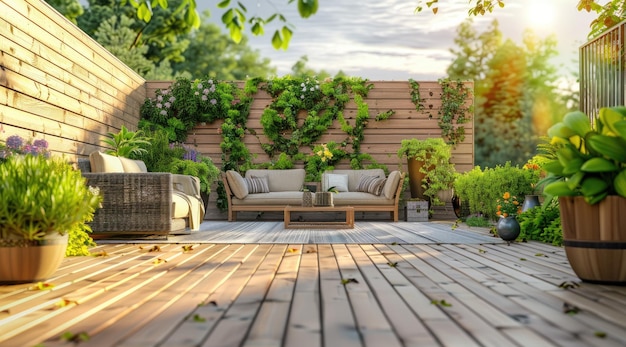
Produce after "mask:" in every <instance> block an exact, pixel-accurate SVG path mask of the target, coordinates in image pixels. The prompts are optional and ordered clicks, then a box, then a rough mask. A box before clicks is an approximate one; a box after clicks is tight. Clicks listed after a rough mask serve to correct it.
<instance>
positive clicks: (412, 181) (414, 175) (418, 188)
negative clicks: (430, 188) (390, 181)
mask: <svg viewBox="0 0 626 347" xmlns="http://www.w3.org/2000/svg"><path fill="white" fill-rule="evenodd" d="M407 166H408V170H409V188H410V189H411V198H412V199H422V200H426V198H425V197H424V190H425V189H424V187H422V180H424V177H426V174H425V173H422V172H420V168H421V167H422V166H424V162H423V161H419V160H415V159H413V158H409V159H408V160H407Z"/></svg>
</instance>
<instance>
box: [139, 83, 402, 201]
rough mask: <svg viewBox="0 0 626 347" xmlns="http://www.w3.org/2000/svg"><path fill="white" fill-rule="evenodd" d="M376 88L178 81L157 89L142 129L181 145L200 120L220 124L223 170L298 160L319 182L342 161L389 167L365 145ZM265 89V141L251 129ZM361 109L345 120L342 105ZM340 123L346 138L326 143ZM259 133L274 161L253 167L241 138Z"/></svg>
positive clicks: (289, 163)
mask: <svg viewBox="0 0 626 347" xmlns="http://www.w3.org/2000/svg"><path fill="white" fill-rule="evenodd" d="M373 86H374V85H373V84H371V83H368V81H367V80H364V79H361V78H336V79H327V80H324V81H321V82H320V81H318V80H317V79H315V78H310V77H309V78H306V77H305V78H300V77H291V76H285V77H280V78H273V79H269V80H268V79H262V78H254V79H249V80H247V81H246V83H245V85H244V87H243V88H239V87H238V86H237V84H235V83H227V82H221V81H216V80H213V79H198V80H194V81H190V80H188V79H182V78H181V79H178V80H177V81H176V82H175V83H173V84H172V86H171V87H170V88H168V89H164V90H158V91H157V92H156V97H155V98H154V99H148V100H146V102H145V104H144V105H143V106H142V109H141V113H142V120H141V121H140V127H144V128H149V129H153V130H154V129H163V130H165V131H166V132H167V133H168V136H169V138H170V140H171V141H172V142H184V140H185V139H186V137H187V133H188V132H189V131H190V130H191V129H192V128H193V127H194V126H195V125H197V124H198V123H211V122H214V121H215V120H218V119H219V120H223V123H222V125H221V127H220V129H219V132H220V134H221V136H222V142H221V143H220V149H221V152H222V154H221V159H222V171H227V170H231V169H233V170H238V171H246V170H248V169H250V168H260V167H266V168H272V169H287V168H292V167H295V164H296V163H300V164H301V165H302V166H304V168H305V170H306V172H307V178H306V179H307V180H308V181H319V179H320V175H321V173H322V172H324V171H325V170H327V169H332V168H334V165H336V164H337V163H339V162H340V161H342V160H347V161H349V163H350V167H351V168H353V169H361V168H373V167H382V168H383V169H385V170H387V168H386V167H384V166H383V165H380V164H378V163H376V161H375V160H374V159H373V158H372V157H371V156H370V155H369V154H366V153H361V143H362V142H363V140H364V137H365V135H364V134H365V129H366V127H367V125H368V123H369V121H370V110H369V106H368V104H367V103H366V101H365V99H366V98H367V94H368V92H369V91H370V90H371V89H372V88H373ZM259 90H264V91H266V92H267V93H268V94H269V95H270V96H271V98H272V101H271V103H270V104H269V105H268V106H267V107H266V108H265V109H264V111H263V114H262V115H261V126H262V128H263V136H261V135H257V134H256V132H255V131H254V129H251V128H248V127H247V122H248V117H249V113H250V106H251V104H252V101H253V96H254V95H256V94H257V93H258V92H259ZM351 101H352V102H354V104H355V105H356V114H355V115H354V116H346V115H345V113H344V110H345V106H346V104H348V103H349V102H351ZM394 113H395V112H394V111H393V110H387V111H385V112H382V113H380V114H378V115H376V116H375V117H374V121H384V120H386V119H389V117H391V116H392V115H393V114H394ZM334 121H337V122H338V124H339V125H340V127H341V130H342V131H343V132H344V133H345V137H344V139H343V140H341V141H338V142H335V141H329V142H328V143H326V144H324V145H323V144H321V139H322V136H323V135H325V134H327V133H328V129H329V128H330V127H331V126H332V125H333V122H334ZM247 135H250V136H254V137H256V138H257V140H258V141H259V143H260V144H261V148H262V149H263V151H264V152H265V153H267V155H268V156H269V157H270V159H271V160H270V162H267V163H260V164H253V163H252V159H253V157H252V155H251V153H250V151H249V150H248V148H247V147H246V145H245V143H244V138H245V137H246V136H247ZM321 146H325V148H328V149H329V151H330V152H331V153H332V159H328V160H324V161H322V160H321V158H320V157H319V156H317V155H316V154H315V153H316V152H318V151H319V149H320V148H322V147H321ZM217 192H218V199H217V203H218V207H219V208H221V209H224V208H226V199H225V190H224V187H223V185H222V183H221V182H218V187H217Z"/></svg>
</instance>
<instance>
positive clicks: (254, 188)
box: [244, 176, 270, 194]
mask: <svg viewBox="0 0 626 347" xmlns="http://www.w3.org/2000/svg"><path fill="white" fill-rule="evenodd" d="M244 179H245V180H246V184H247V185H248V194H258V193H269V192H270V187H269V185H268V184H267V177H266V176H263V177H256V176H252V177H250V178H244Z"/></svg>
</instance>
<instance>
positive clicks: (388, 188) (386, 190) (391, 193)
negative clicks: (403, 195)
mask: <svg viewBox="0 0 626 347" xmlns="http://www.w3.org/2000/svg"><path fill="white" fill-rule="evenodd" d="M400 176H402V174H401V173H400V171H398V170H396V171H391V172H390V173H389V176H388V177H387V182H385V186H384V187H383V195H384V196H385V197H386V198H387V199H393V198H394V197H395V194H396V190H397V189H398V184H403V183H404V182H400Z"/></svg>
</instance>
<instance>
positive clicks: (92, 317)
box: [19, 247, 211, 345]
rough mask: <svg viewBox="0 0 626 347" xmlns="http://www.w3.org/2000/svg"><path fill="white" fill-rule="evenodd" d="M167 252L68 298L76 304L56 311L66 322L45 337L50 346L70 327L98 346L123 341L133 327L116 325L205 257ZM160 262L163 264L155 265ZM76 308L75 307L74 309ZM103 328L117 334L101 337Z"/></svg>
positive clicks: (144, 258) (151, 255)
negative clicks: (90, 337)
mask: <svg viewBox="0 0 626 347" xmlns="http://www.w3.org/2000/svg"><path fill="white" fill-rule="evenodd" d="M166 249H167V248H162V251H160V252H150V253H145V254H144V255H143V256H142V257H139V258H137V259H136V260H135V261H136V263H137V264H136V266H132V267H129V268H128V269H118V270H119V271H117V272H116V273H115V275H114V276H112V277H110V278H105V279H103V280H101V281H98V282H95V283H93V284H92V285H88V286H86V287H85V288H84V289H79V290H77V291H76V293H74V295H70V296H68V297H67V298H66V299H67V300H68V301H70V302H71V303H73V304H72V305H69V306H68V307H65V308H62V309H59V310H55V311H53V312H58V316H57V317H55V318H54V319H55V321H57V320H58V321H59V322H63V323H61V324H58V325H57V326H55V327H54V328H52V329H49V330H48V331H47V332H46V334H47V335H46V336H45V338H46V339H49V341H48V342H47V343H49V342H53V341H55V340H58V336H59V335H60V334H62V333H63V332H65V331H66V329H67V327H68V326H70V325H71V326H73V327H74V328H75V329H80V330H79V331H84V332H86V333H88V334H89V335H94V336H95V337H94V340H95V341H96V342H95V343H98V342H97V341H98V340H104V342H103V344H102V345H112V344H113V343H116V342H117V341H119V340H121V339H123V337H124V336H125V334H126V333H127V332H126V333H125V331H126V329H131V328H132V327H134V325H128V326H127V325H117V326H116V325H115V323H116V322H117V321H119V320H123V318H124V317H125V316H126V315H128V314H131V313H136V312H137V311H141V310H142V309H143V308H144V307H145V306H147V305H145V304H146V303H148V302H149V300H150V299H151V298H153V297H155V296H158V295H159V294H160V293H161V292H162V291H163V290H165V289H166V288H167V287H168V285H167V284H168V281H171V279H172V277H176V276H178V277H181V276H182V275H181V274H179V273H178V271H176V267H177V266H179V265H183V264H186V263H189V262H191V261H192V260H194V259H195V258H196V257H199V256H200V255H203V254H204V253H203V252H197V253H195V254H183V253H182V250H181V249H178V248H173V247H170V248H169V252H166V251H165V250H166ZM210 249H211V247H204V250H210ZM158 259H161V261H158V262H156V260H158ZM86 303H88V305H86ZM74 305H75V306H76V307H72V306H74ZM144 313H145V312H144ZM50 318H51V317H48V319H50ZM134 323H135V324H138V322H134ZM104 329H110V331H115V333H114V334H99V332H100V331H102V330H104ZM19 338H20V339H22V338H32V339H37V338H39V339H41V336H32V337H29V336H28V335H26V334H21V335H20V336H19Z"/></svg>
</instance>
